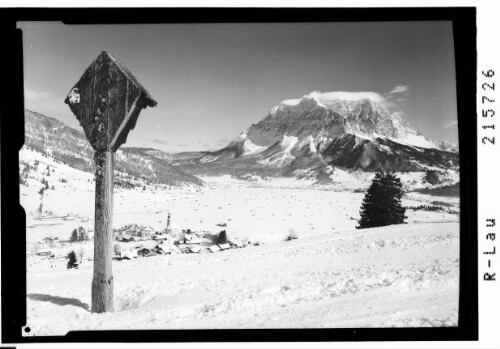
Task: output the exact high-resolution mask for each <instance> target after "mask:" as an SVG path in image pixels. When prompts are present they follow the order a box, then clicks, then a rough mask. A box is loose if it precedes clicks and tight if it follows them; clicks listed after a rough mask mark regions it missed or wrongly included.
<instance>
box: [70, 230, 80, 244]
mask: <svg viewBox="0 0 500 349" xmlns="http://www.w3.org/2000/svg"><path fill="white" fill-rule="evenodd" d="M69 241H71V242H75V241H78V232H77V230H76V229H74V230H73V232H72V233H71V237H70V238H69Z"/></svg>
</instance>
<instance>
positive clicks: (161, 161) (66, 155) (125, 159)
mask: <svg viewBox="0 0 500 349" xmlns="http://www.w3.org/2000/svg"><path fill="white" fill-rule="evenodd" d="M24 147H28V148H30V149H32V150H36V151H37V152H39V153H42V154H43V155H44V156H50V157H53V158H54V159H56V160H58V161H61V162H63V163H65V164H67V165H69V166H70V167H73V168H76V169H78V170H82V171H85V172H94V171H95V165H94V160H93V157H94V151H93V149H92V147H91V146H90V143H89V142H88V141H87V139H86V137H85V134H84V133H83V132H82V131H79V130H75V129H73V128H71V127H69V126H67V125H66V124H64V123H63V122H62V121H60V120H57V119H55V118H52V117H49V116H46V115H43V114H41V113H38V112H34V111H31V110H29V109H25V142H24ZM115 170H116V171H119V172H122V173H126V174H128V175H130V176H132V177H135V178H141V179H143V180H146V181H147V182H150V183H158V184H166V185H170V186H186V185H193V186H203V185H204V183H203V181H202V180H201V179H199V178H198V177H196V176H194V175H191V174H188V173H185V172H183V171H182V170H181V169H180V168H178V167H175V166H172V165H171V164H170V162H169V160H168V154H166V153H164V152H162V151H160V150H156V149H152V148H135V147H130V148H128V147H121V148H120V149H119V150H118V151H117V152H116V156H115Z"/></svg>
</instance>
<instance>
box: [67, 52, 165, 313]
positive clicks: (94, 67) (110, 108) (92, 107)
mask: <svg viewBox="0 0 500 349" xmlns="http://www.w3.org/2000/svg"><path fill="white" fill-rule="evenodd" d="M64 103H66V104H68V105H69V108H70V109H71V111H72V112H73V114H75V116H76V118H77V119H78V121H79V122H80V125H81V126H82V127H83V130H84V132H85V135H86V136H87V139H88V140H89V142H90V144H91V145H92V148H93V149H94V151H95V153H94V159H95V164H96V172H95V229H94V275H93V279H92V312H94V313H102V312H107V311H112V310H113V274H112V269H111V258H112V241H113V223H112V222H113V172H114V153H115V152H116V150H117V149H118V148H119V147H120V146H121V145H122V144H124V143H125V142H126V140H127V135H128V133H129V132H130V130H131V129H133V128H134V127H135V124H136V122H137V118H138V117H139V113H140V112H141V110H142V109H145V108H146V107H148V106H149V107H154V106H156V104H157V103H156V101H155V100H154V99H153V98H152V97H151V95H150V94H149V93H148V92H147V91H146V89H144V87H142V85H141V84H140V83H139V82H138V81H137V79H136V78H134V76H133V75H132V73H130V71H129V70H128V69H127V68H126V67H125V66H124V65H123V63H122V62H120V61H119V60H118V59H116V58H115V57H113V56H112V55H111V54H109V53H108V52H106V51H103V52H101V54H99V56H98V57H97V58H96V59H95V60H94V61H93V62H92V64H91V65H90V66H89V67H88V68H87V70H85V72H84V73H83V75H82V77H81V78H80V80H79V81H78V82H77V83H76V85H75V86H73V88H72V89H71V90H70V92H69V94H68V96H67V97H66V99H65V100H64Z"/></svg>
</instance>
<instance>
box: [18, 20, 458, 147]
mask: <svg viewBox="0 0 500 349" xmlns="http://www.w3.org/2000/svg"><path fill="white" fill-rule="evenodd" d="M19 28H21V29H22V30H23V45H24V84H25V85H24V88H25V106H26V108H28V109H31V110H33V111H36V112H39V113H42V114H45V115H47V116H50V117H53V118H56V119H59V120H61V121H63V122H64V123H66V124H68V125H69V126H71V127H73V128H76V129H81V127H80V125H79V124H78V121H77V120H76V118H75V116H74V115H73V114H72V113H71V111H70V110H69V107H68V106H67V105H66V104H64V99H65V97H66V95H67V94H68V92H69V90H70V89H71V87H72V86H73V85H74V84H75V83H76V82H77V81H78V80H79V78H80V76H81V75H82V74H83V72H84V71H85V69H86V68H87V67H88V66H89V65H90V63H91V62H92V61H93V60H94V59H95V58H96V57H97V56H98V55H99V53H100V52H101V51H103V50H105V51H108V52H110V53H111V54H113V55H114V56H115V57H117V58H118V59H120V60H121V61H122V62H123V63H124V64H125V66H127V67H128V68H129V70H130V71H131V72H132V73H133V74H134V76H135V77H136V78H137V79H138V80H139V81H140V82H141V84H142V85H143V86H144V87H145V88H146V89H147V90H148V91H149V93H150V94H151V95H152V96H153V98H154V99H155V100H156V101H157V102H158V105H157V106H156V107H155V108H147V109H145V110H143V111H142V112H141V114H140V116H139V120H138V122H137V125H136V127H135V129H134V130H132V131H131V132H130V133H129V136H128V138H127V143H126V145H125V146H140V147H152V148H157V149H161V150H163V151H166V152H182V151H193V150H215V149H220V148H222V147H224V146H225V145H227V143H228V142H230V141H231V140H232V139H233V138H235V137H237V136H238V135H239V134H240V133H241V132H242V131H244V130H246V129H247V128H248V127H249V126H250V125H251V124H253V123H257V122H258V121H259V120H261V119H263V118H264V117H266V116H267V114H268V113H269V111H270V109H271V108H272V107H274V106H276V105H278V104H279V103H280V102H281V101H283V100H290V99H296V98H300V97H302V96H304V95H307V94H309V93H311V92H313V91H319V92H323V93H327V92H337V91H343V92H364V93H368V94H372V95H373V96H378V97H377V98H382V99H383V100H390V101H391V103H395V104H397V105H398V106H399V107H400V108H401V109H402V110H403V111H404V113H405V114H404V115H405V118H406V119H407V120H408V121H409V122H410V123H411V124H412V125H413V126H414V127H415V128H417V129H418V130H419V131H421V132H422V133H423V134H424V135H426V136H427V137H430V138H432V139H436V140H446V141H450V142H454V143H458V130H457V110H456V86H455V62H454V46H453V35H452V24H451V22H357V23H342V22H338V23H236V24H147V25H138V24H134V25H65V24H62V23H59V22H21V23H19Z"/></svg>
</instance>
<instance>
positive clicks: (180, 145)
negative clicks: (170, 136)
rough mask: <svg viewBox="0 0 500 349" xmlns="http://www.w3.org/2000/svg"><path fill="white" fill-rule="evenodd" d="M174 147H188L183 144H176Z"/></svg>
mask: <svg viewBox="0 0 500 349" xmlns="http://www.w3.org/2000/svg"><path fill="white" fill-rule="evenodd" d="M176 146H178V147H187V146H188V145H187V144H184V143H177V144H176Z"/></svg>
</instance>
